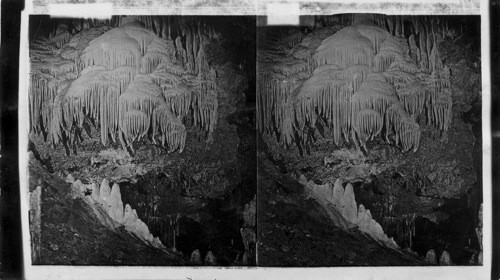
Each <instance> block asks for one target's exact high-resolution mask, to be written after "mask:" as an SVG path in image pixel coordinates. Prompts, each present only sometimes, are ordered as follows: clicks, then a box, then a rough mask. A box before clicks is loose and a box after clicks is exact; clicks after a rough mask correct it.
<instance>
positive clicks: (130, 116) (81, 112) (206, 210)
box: [20, 15, 256, 266]
mask: <svg viewBox="0 0 500 280" xmlns="http://www.w3.org/2000/svg"><path fill="white" fill-rule="evenodd" d="M255 26H256V24H255V17H244V16H234V17H230V16H228V17H221V16H219V17H210V16H113V17H112V18H110V19H106V20H93V19H78V18H51V17H49V16H41V15H32V16H30V17H29V61H30V66H29V91H28V93H27V94H28V95H29V98H28V100H29V124H26V130H28V129H29V133H28V138H29V140H28V147H20V149H27V151H28V156H29V159H28V162H29V164H28V165H29V166H28V168H27V170H28V172H27V173H28V174H26V176H28V185H29V189H27V190H23V191H28V192H29V193H28V200H29V227H30V228H29V231H30V239H31V240H30V242H31V261H32V264H33V265H156V266H254V265H255V263H256V257H255V253H256V252H255V251H256V250H255V205H256V202H255V194H256V144H255V123H254V122H255V69H256V68H255V57H256V55H255V36H256V33H255V29H256V27H255ZM28 126H29V128H28ZM21 176H23V174H21ZM23 211H28V209H24V210H23Z"/></svg>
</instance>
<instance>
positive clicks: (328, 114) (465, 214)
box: [256, 14, 482, 266]
mask: <svg viewBox="0 0 500 280" xmlns="http://www.w3.org/2000/svg"><path fill="white" fill-rule="evenodd" d="M478 19H479V18H474V17H468V18H467V17H462V18H461V17H432V16H386V15H371V14H346V15H336V16H315V17H314V16H312V17H303V18H302V19H301V20H302V22H301V23H302V26H300V27H261V28H259V29H258V34H259V37H258V41H259V45H258V63H257V75H258V92H257V104H256V105H257V120H256V122H257V128H258V131H259V132H260V133H259V134H260V137H261V139H260V140H259V152H260V154H259V175H261V174H263V175H261V177H259V182H258V188H259V196H258V201H261V203H260V204H259V208H258V209H259V211H262V213H260V214H258V220H259V219H263V220H264V221H265V222H264V223H263V224H260V223H259V231H262V232H264V233H265V232H273V235H274V236H279V235H280V233H283V234H284V235H283V236H284V237H285V236H289V232H299V233H298V234H295V235H294V239H292V240H300V238H301V234H300V232H301V231H303V232H306V233H307V234H305V237H306V238H305V239H306V241H301V242H302V243H300V242H299V241H296V242H297V243H293V242H291V241H289V242H288V244H284V245H279V244H281V243H282V239H281V240H280V239H279V238H278V237H273V235H266V236H264V237H263V239H262V240H261V242H262V245H260V246H261V247H260V248H259V265H264V266H283V265H285V266H302V265H307V266H336V265H426V264H427V265H429V264H431V265H438V264H439V265H451V264H455V265H456V264H459V265H477V264H481V263H482V247H481V242H482V241H481V240H482V238H481V237H480V234H477V232H480V231H481V228H482V226H481V219H482V218H481V214H480V210H479V209H480V205H481V202H482V190H481V172H480V166H481V133H480V131H481V119H480V118H481V117H480V107H481V106H480V104H481V89H480V84H481V73H480V69H481V68H480V61H479V60H478V57H480V54H479V52H480V43H479V35H478V34H479V33H478V30H479V21H478ZM297 183H299V184H297ZM305 208H307V210H306V209H305ZM283 209H286V213H281V212H283ZM303 216H305V217H303ZM318 216H319V217H323V218H319V217H318ZM292 217H294V218H292ZM299 217H300V218H299ZM307 217H309V218H307ZM325 219H326V220H329V222H325ZM311 220H314V221H315V223H316V224H314V222H311ZM273 222H274V223H279V224H280V226H279V227H278V225H275V224H273ZM320 228H322V229H320ZM325 228H331V229H328V230H329V231H331V232H330V234H329V236H328V237H324V236H325V234H324V233H322V232H323V231H324V230H325ZM338 229H341V230H342V233H338ZM312 232H316V233H317V235H320V236H323V237H318V236H313V234H311V233H312ZM320 232H321V233H320ZM359 233H361V236H362V237H360V236H359ZM345 234H347V235H350V236H351V238H353V239H355V241H352V239H349V238H347V237H345V236H344V235H345ZM311 236H312V237H311ZM367 236H368V239H370V240H372V241H371V242H373V241H375V244H378V246H380V247H376V246H375V247H372V246H373V245H368V244H367V243H366V242H367V241H366V240H365V239H364V238H365V237H367ZM284 237H283V238H284ZM345 238H347V239H345ZM350 242H352V243H350ZM284 243H286V242H284ZM368 243H369V244H372V243H370V242H368ZM338 244H342V245H338ZM349 244H350V245H349ZM294 246H295V247H294ZM339 246H341V248H340V247H339ZM342 246H343V247H342ZM307 247H314V248H316V249H315V252H310V251H307V250H306V249H303V248H307ZM358 247H360V248H370V249H365V250H362V249H359V250H358V249H357V248H358ZM319 248H325V249H319ZM321 252H323V253H324V254H326V253H327V252H328V254H329V256H328V257H323V258H321V259H318V257H316V255H321ZM426 255H427V259H428V261H427V262H426Z"/></svg>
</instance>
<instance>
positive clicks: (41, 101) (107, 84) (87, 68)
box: [29, 17, 218, 152]
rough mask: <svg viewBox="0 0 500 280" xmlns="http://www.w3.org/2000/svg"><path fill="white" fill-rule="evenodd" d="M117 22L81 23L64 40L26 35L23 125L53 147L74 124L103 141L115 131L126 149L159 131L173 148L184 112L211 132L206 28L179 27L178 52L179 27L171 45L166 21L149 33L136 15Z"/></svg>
mask: <svg viewBox="0 0 500 280" xmlns="http://www.w3.org/2000/svg"><path fill="white" fill-rule="evenodd" d="M139 19H142V20H143V21H144V20H145V18H141V17H139ZM156 21H157V20H154V21H153V24H156V23H155V22H156ZM117 22H119V24H120V26H118V27H115V28H111V29H109V27H106V26H100V27H95V28H93V29H82V30H81V31H80V32H79V33H78V34H76V35H75V36H73V37H72V38H70V39H64V40H62V39H61V40H60V39H57V40H56V41H52V40H51V39H37V40H34V41H33V43H32V44H31V49H30V51H31V52H30V56H31V62H32V66H31V76H30V77H31V87H30V94H29V96H30V120H31V131H33V132H35V133H40V132H43V133H48V135H49V139H50V141H51V142H52V144H53V145H57V144H59V143H60V142H63V143H64V144H66V142H68V141H69V142H70V143H73V142H74V141H76V140H77V139H78V138H79V136H78V135H77V134H78V131H79V130H81V129H80V128H82V127H84V126H85V125H86V124H94V125H95V126H96V127H98V128H99V129H100V133H101V142H102V144H104V145H106V144H107V143H108V140H109V139H111V140H112V141H113V142H116V141H115V138H116V135H117V134H118V136H119V137H118V138H119V140H120V142H121V144H122V146H123V148H124V149H130V150H131V151H134V149H133V147H132V143H134V142H136V141H140V140H141V139H144V138H146V137H151V140H152V141H153V142H154V143H156V141H157V139H156V135H159V137H160V139H161V141H160V142H161V144H162V145H163V146H165V147H167V148H168V149H169V151H174V150H179V151H181V152H182V150H183V149H184V144H185V140H186V128H185V126H184V124H183V119H184V117H185V116H186V115H188V114H192V115H193V118H194V122H195V125H198V126H200V127H201V128H203V129H205V130H206V131H209V132H210V133H211V132H213V131H214V130H215V126H216V123H217V107H218V104H217V88H216V73H215V70H214V69H212V68H210V66H209V64H208V62H207V59H206V54H205V50H204V45H206V44H208V43H209V40H210V38H209V37H211V35H210V36H207V35H206V34H212V35H213V34H215V32H214V31H213V30H212V29H210V28H208V27H207V26H205V25H201V24H200V23H198V24H197V25H196V28H193V27H192V24H191V25H189V27H188V28H187V29H189V30H191V31H187V29H185V30H182V32H183V33H188V32H191V33H190V34H191V35H190V36H191V37H190V38H191V43H190V44H187V43H186V44H185V46H186V48H187V50H186V48H185V47H184V44H183V43H182V42H181V39H180V38H181V37H180V33H178V34H179V36H178V37H177V39H176V40H175V41H176V42H177V43H174V41H173V40H172V39H171V38H170V36H171V35H172V32H170V29H169V28H168V26H166V27H165V26H162V28H161V29H158V28H155V29H154V31H151V30H150V29H148V28H146V27H144V25H143V24H142V23H141V21H139V20H138V18H137V17H125V18H122V17H120V18H118V20H117ZM164 22H168V21H164ZM84 23H85V22H84ZM108 24H109V22H108ZM155 26H156V25H155ZM176 27H177V28H179V25H176ZM167 29H168V32H167ZM65 32H67V31H66V30H65ZM59 33H61V32H59ZM59 33H57V34H59ZM68 34H69V33H68ZM157 34H159V35H163V37H159V36H157ZM167 34H168V35H167ZM187 37H189V36H187ZM53 38H56V37H53ZM188 39H189V38H188ZM179 57H181V60H180V61H179V60H178V58H179ZM184 58H186V59H184ZM194 75H196V76H194ZM80 138H81V137H80Z"/></svg>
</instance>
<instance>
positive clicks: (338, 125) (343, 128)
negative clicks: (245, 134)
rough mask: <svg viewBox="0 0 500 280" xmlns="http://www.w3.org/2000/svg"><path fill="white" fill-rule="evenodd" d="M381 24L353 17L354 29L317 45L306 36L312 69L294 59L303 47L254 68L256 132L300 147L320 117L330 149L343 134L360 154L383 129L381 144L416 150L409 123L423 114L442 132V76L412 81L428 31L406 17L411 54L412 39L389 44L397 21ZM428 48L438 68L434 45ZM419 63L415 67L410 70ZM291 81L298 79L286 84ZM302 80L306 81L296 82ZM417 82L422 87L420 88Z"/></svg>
mask: <svg viewBox="0 0 500 280" xmlns="http://www.w3.org/2000/svg"><path fill="white" fill-rule="evenodd" d="M375 19H376V17H375ZM382 19H385V20H387V24H388V25H389V29H390V30H389V31H390V32H387V31H385V30H384V29H382V28H379V27H377V26H375V25H373V24H372V25H370V23H369V22H368V20H367V19H366V18H364V17H359V18H357V19H355V22H356V24H357V25H355V26H349V27H346V28H343V29H341V30H339V31H338V32H337V33H334V34H333V35H329V37H326V38H325V37H323V38H324V39H323V38H322V41H320V40H318V37H319V35H317V34H321V32H318V33H317V34H314V35H315V37H310V36H306V37H305V38H304V39H303V42H302V44H301V45H303V46H310V45H312V44H316V46H318V47H317V49H316V51H315V53H314V55H313V56H312V61H313V64H312V66H313V67H314V69H311V67H310V65H311V64H308V67H307V68H306V67H302V66H301V63H302V62H301V60H300V59H303V56H302V53H306V52H307V48H305V49H304V50H302V49H303V48H304V47H299V48H296V49H295V50H294V51H297V54H296V53H294V52H292V54H291V56H293V57H294V59H293V58H292V59H290V56H288V57H287V59H283V60H281V62H279V63H277V62H269V63H262V64H260V67H259V69H258V73H259V85H258V94H257V127H258V129H259V131H261V132H263V133H267V134H274V133H275V132H278V133H279V134H277V136H278V135H280V137H279V141H280V142H281V143H282V144H285V145H286V146H289V145H291V144H292V143H293V142H297V141H300V142H302V143H300V144H304V143H305V141H306V138H307V137H309V136H308V133H309V132H308V131H310V130H311V129H314V128H315V125H316V122H317V121H318V120H319V119H321V120H322V123H326V124H327V125H328V127H329V128H330V129H331V130H332V132H333V140H334V142H335V143H336V144H337V145H339V144H340V143H341V137H342V135H344V137H345V139H346V140H348V139H349V138H352V139H353V140H354V142H355V144H356V145H357V147H358V149H359V148H360V146H363V147H365V148H366V146H365V144H366V142H367V141H369V140H373V139H374V138H375V137H377V135H379V134H380V132H381V131H382V129H383V128H384V127H385V129H384V131H385V138H386V140H387V141H388V142H390V143H391V142H392V141H395V144H396V145H399V146H401V147H402V149H403V150H404V151H408V150H411V149H413V150H414V151H416V149H417V148H418V145H419V141H420V127H419V125H418V124H417V123H416V121H415V120H416V118H417V117H418V116H419V115H421V114H424V113H427V114H428V117H427V120H428V122H429V123H431V124H434V125H435V126H436V127H437V128H438V129H440V130H443V131H445V130H446V129H447V126H446V125H445V124H449V122H450V119H451V116H450V115H451V113H450V112H451V109H450V108H451V97H449V96H450V95H449V94H447V93H445V91H446V86H449V78H448V79H446V77H447V75H448V76H449V73H448V74H447V73H446V71H444V70H439V71H437V73H436V75H434V77H433V76H429V75H426V74H424V77H422V76H419V77H417V74H418V73H419V72H420V71H421V70H422V69H428V65H427V64H428V53H427V45H428V43H427V42H428V40H429V39H428V37H430V36H431V34H428V32H431V31H432V30H431V31H428V30H427V29H425V28H423V29H422V28H421V24H420V23H419V22H420V21H421V20H422V19H421V18H418V17H414V18H412V26H413V27H414V29H415V32H417V34H419V43H420V50H419V49H418V48H417V45H416V42H415V36H414V35H413V34H412V35H411V36H410V38H409V39H408V41H407V40H406V39H404V38H397V36H400V37H404V36H405V32H407V33H409V30H408V29H407V27H404V24H405V19H404V18H402V17H398V18H396V19H394V18H391V17H384V18H381V20H382ZM394 20H396V22H394ZM383 25H385V22H384V24H383ZM395 25H397V26H396V27H395ZM408 28H409V27H408ZM391 33H392V34H394V36H393V35H390V34H391ZM319 38H321V37H319ZM315 42H318V43H315ZM434 45H435V46H436V44H434ZM309 48H310V47H309ZM434 49H435V51H434V52H435V54H433V57H437V58H436V59H435V61H436V63H438V62H440V59H439V58H438V53H437V47H436V48H434ZM306 57H307V56H306ZM270 60H271V61H274V59H273V58H271V57H270ZM419 62H420V63H421V66H422V67H421V68H420V69H419V67H418V66H417V65H416V64H417V63H419ZM434 68H437V67H434ZM308 73H310V74H309V75H311V76H310V77H309V78H307V74H308ZM303 74H306V75H303ZM420 75H421V74H420ZM292 76H295V77H300V78H297V79H295V80H293V79H290V77H292ZM302 77H304V78H307V79H306V80H305V81H304V82H303V83H302V81H303V79H302ZM422 78H423V79H424V80H425V83H424V84H421V83H420V81H421V79H422ZM290 81H291V82H290ZM429 81H434V83H433V84H429ZM438 100H439V101H438ZM295 136H299V139H297V138H295ZM391 139H392V141H391ZM358 140H359V142H358ZM297 143H298V142H297Z"/></svg>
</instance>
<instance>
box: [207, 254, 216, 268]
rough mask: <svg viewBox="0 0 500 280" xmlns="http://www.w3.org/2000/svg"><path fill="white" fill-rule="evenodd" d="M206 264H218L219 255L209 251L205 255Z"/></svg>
mask: <svg viewBox="0 0 500 280" xmlns="http://www.w3.org/2000/svg"><path fill="white" fill-rule="evenodd" d="M205 265H212V266H213V265H217V257H216V256H215V254H214V253H213V252H212V251H208V253H207V255H206V256H205Z"/></svg>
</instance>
